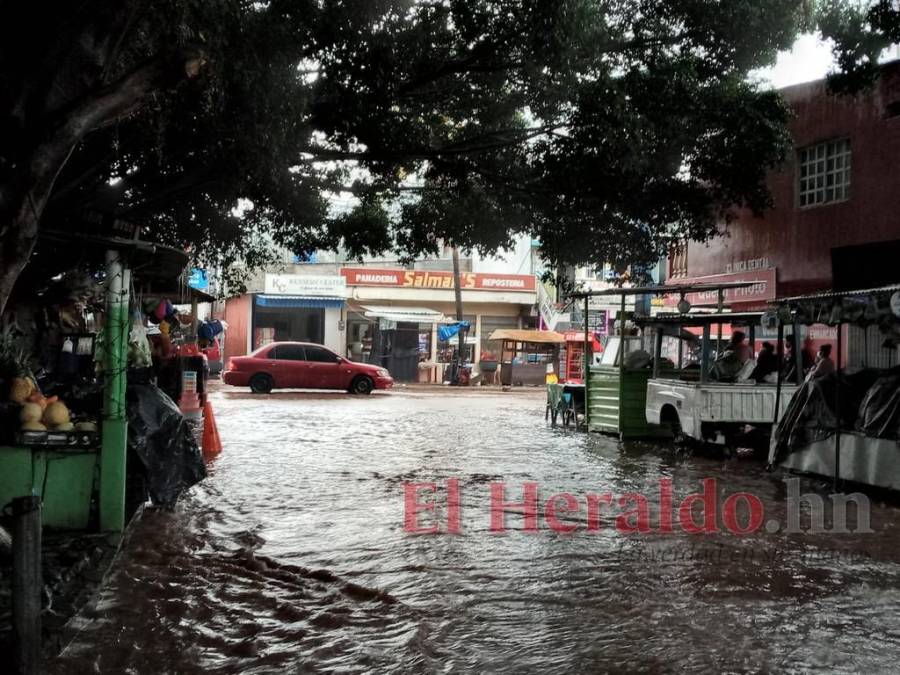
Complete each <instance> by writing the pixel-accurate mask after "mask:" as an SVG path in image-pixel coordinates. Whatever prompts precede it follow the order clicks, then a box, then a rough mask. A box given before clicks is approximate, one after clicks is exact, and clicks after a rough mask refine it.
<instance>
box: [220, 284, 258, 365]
mask: <svg viewBox="0 0 900 675" xmlns="http://www.w3.org/2000/svg"><path fill="white" fill-rule="evenodd" d="M252 299H253V296H252V295H240V296H238V297H236V298H229V299H228V300H226V301H225V321H227V322H228V331H227V332H226V333H225V359H226V362H227V359H228V357H230V356H244V355H245V354H246V353H247V333H248V331H249V330H250V301H251V300H252Z"/></svg>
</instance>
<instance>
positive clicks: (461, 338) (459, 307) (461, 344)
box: [452, 246, 469, 384]
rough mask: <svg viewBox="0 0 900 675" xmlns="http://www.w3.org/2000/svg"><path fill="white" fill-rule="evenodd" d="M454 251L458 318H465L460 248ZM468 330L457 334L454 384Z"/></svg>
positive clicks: (464, 349) (457, 377)
mask: <svg viewBox="0 0 900 675" xmlns="http://www.w3.org/2000/svg"><path fill="white" fill-rule="evenodd" d="M452 253H453V292H454V294H455V295H456V320H457V321H462V320H463V305H462V278H461V274H460V271H459V249H458V248H456V247H455V246H454V247H453V250H452ZM468 332H469V331H468V330H465V331H464V330H462V329H460V331H459V333H457V336H458V337H459V347H458V348H457V355H456V369H455V372H454V373H453V378H452V382H453V384H459V371H460V368H462V364H463V363H465V360H466V335H467V334H468Z"/></svg>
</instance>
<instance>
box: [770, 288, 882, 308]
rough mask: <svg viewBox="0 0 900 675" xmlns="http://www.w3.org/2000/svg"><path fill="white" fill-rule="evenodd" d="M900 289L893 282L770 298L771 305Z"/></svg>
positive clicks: (878, 293) (869, 294)
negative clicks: (852, 288)
mask: <svg viewBox="0 0 900 675" xmlns="http://www.w3.org/2000/svg"><path fill="white" fill-rule="evenodd" d="M898 291H900V284H891V285H890V286H879V287H877V288H860V289H856V290H853V291H822V292H821V293H811V294H809V295H796V296H794V297H791V298H776V299H775V300H770V301H769V304H770V305H783V304H786V303H790V302H803V301H806V300H834V299H837V298H848V297H853V296H867V297H868V296H872V295H893V294H894V293H897V292H898Z"/></svg>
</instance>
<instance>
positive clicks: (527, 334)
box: [488, 328, 566, 344]
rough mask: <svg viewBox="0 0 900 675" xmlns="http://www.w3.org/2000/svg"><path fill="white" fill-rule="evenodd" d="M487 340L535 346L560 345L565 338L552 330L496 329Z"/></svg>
mask: <svg viewBox="0 0 900 675" xmlns="http://www.w3.org/2000/svg"><path fill="white" fill-rule="evenodd" d="M488 340H509V341H515V342H534V343H536V344H562V343H564V342H565V341H566V336H565V335H563V334H562V333H557V332H556V331H552V330H526V329H518V328H498V329H497V330H495V331H494V332H493V333H491V335H490V337H488Z"/></svg>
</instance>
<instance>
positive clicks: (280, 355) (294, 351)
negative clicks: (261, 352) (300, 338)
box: [269, 345, 306, 361]
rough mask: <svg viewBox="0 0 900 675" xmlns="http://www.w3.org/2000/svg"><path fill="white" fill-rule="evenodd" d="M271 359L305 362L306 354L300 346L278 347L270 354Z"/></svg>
mask: <svg viewBox="0 0 900 675" xmlns="http://www.w3.org/2000/svg"><path fill="white" fill-rule="evenodd" d="M269 358H270V359H276V360H278V361H305V360H306V354H305V352H304V349H303V347H301V346H300V345H278V346H277V347H273V348H272V351H270V352H269Z"/></svg>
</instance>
